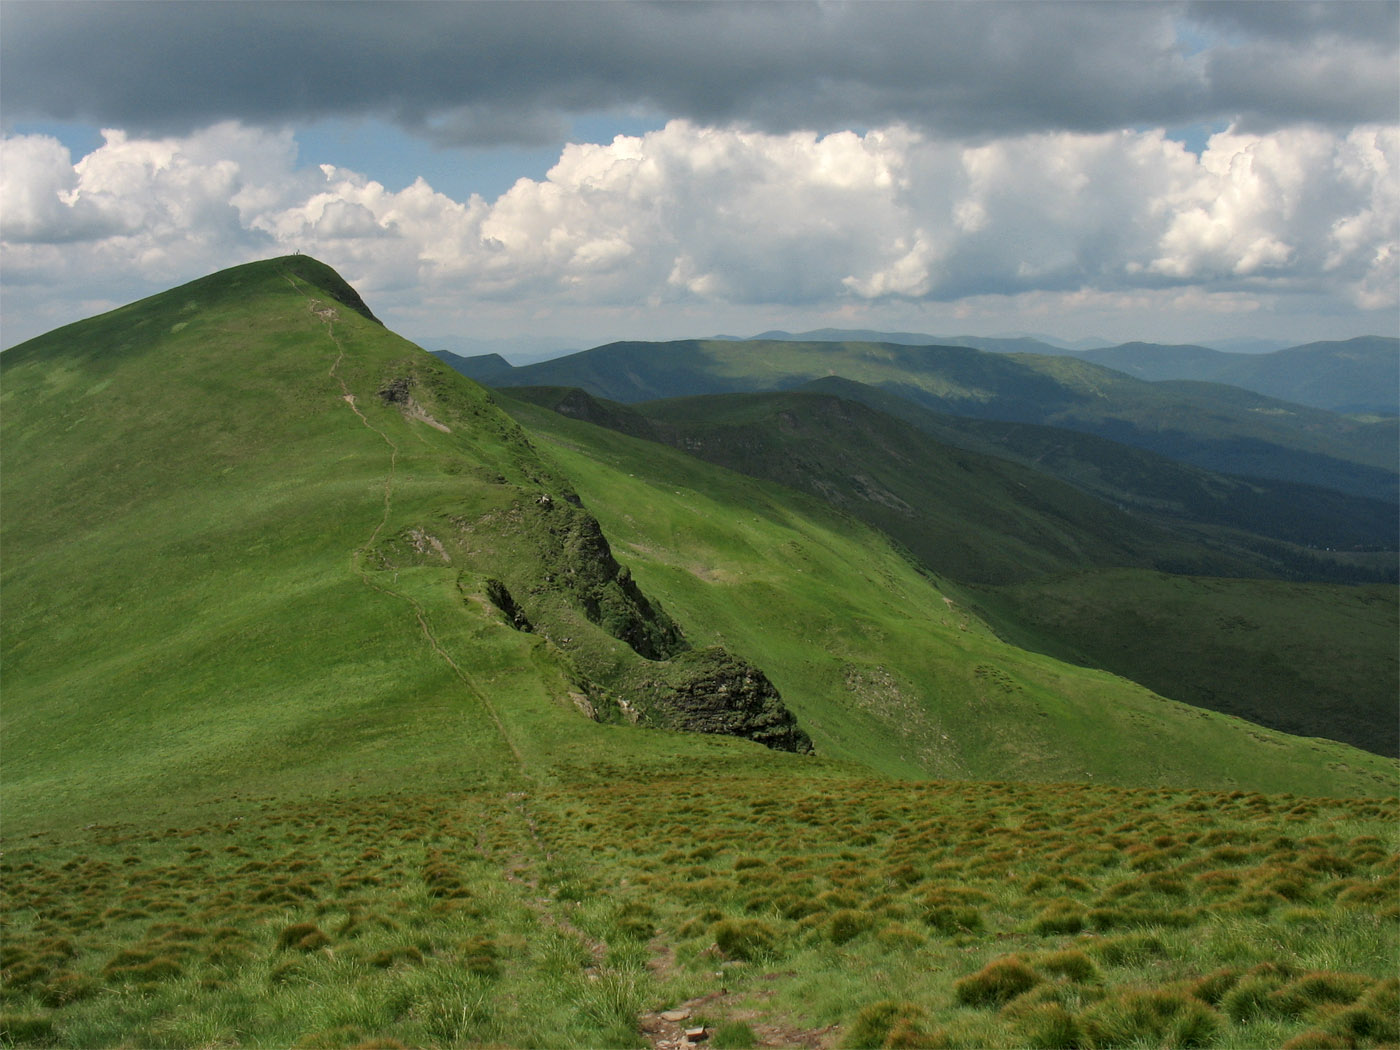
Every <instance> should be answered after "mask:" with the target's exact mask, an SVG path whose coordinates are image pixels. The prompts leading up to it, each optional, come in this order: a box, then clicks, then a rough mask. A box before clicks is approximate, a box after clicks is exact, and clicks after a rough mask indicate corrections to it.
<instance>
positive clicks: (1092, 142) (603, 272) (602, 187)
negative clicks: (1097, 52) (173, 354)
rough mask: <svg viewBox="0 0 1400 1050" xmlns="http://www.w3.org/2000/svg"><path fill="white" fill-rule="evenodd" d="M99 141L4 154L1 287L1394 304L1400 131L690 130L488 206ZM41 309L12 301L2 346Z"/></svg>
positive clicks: (162, 145)
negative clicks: (213, 274) (942, 134)
mask: <svg viewBox="0 0 1400 1050" xmlns="http://www.w3.org/2000/svg"><path fill="white" fill-rule="evenodd" d="M104 135H105V142H104V144H103V145H102V146H101V147H99V148H98V149H97V150H95V151H93V152H92V153H90V154H89V155H88V156H86V157H83V158H81V159H79V160H78V161H77V162H76V163H75V162H73V160H72V158H71V157H70V156H69V155H68V153H67V151H66V150H65V149H64V147H62V146H61V145H60V144H59V143H58V142H56V141H55V140H53V139H49V138H45V137H42V136H20V137H15V138H9V139H6V140H5V142H4V154H3V175H0V208H3V212H0V214H2V215H3V240H4V244H3V262H4V267H5V283H6V284H7V285H8V286H10V288H14V287H16V286H19V285H23V284H27V283H40V282H42V283H45V284H47V285H49V286H51V287H54V288H65V287H72V288H73V289H74V295H75V300H76V296H78V295H81V296H83V298H84V299H85V300H91V299H93V298H111V299H114V300H117V301H120V300H121V299H122V298H123V297H125V298H135V297H136V296H137V295H138V294H145V293H147V292H149V291H151V290H154V289H155V288H158V287H161V286H164V285H165V284H168V283H173V282H174V281H175V280H179V279H187V278H190V277H194V276H198V275H199V274H201V273H205V272H209V271H211V270H214V269H218V268H220V267H223V266H227V265H231V264H233V263H236V262H241V261H244V260H246V259H249V258H255V257H260V256H268V255H273V254H277V253H279V252H287V251H292V250H300V251H304V252H308V253H310V254H314V255H317V256H319V257H321V258H323V259H324V260H325V261H327V262H328V263H330V264H331V265H333V266H336V267H337V268H339V269H340V270H341V271H342V273H343V274H344V275H345V276H346V277H347V279H349V280H350V281H351V282H352V283H355V284H356V285H357V287H359V288H360V290H361V291H362V293H363V294H365V295H366V296H367V297H368V299H369V301H370V302H371V305H372V306H373V307H374V309H375V310H376V311H377V312H378V313H380V315H381V316H384V317H386V318H388V319H390V320H391V322H392V320H393V319H394V318H395V317H396V316H403V317H409V316H412V317H416V318H419V319H423V318H426V317H427V316H428V315H429V314H430V313H431V312H432V311H433V310H435V309H439V310H449V311H452V312H455V313H457V314H459V315H461V314H462V312H463V311H468V310H469V309H470V308H471V304H473V303H476V304H493V305H492V307H491V309H492V310H493V311H496V314H497V315H499V310H500V309H503V308H505V307H508V306H510V305H511V304H516V308H517V310H518V311H522V312H523V311H526V310H529V311H548V310H551V309H555V308H561V309H584V308H594V309H605V310H626V309H630V308H637V307H645V308H647V309H650V310H653V311H665V310H671V311H673V312H675V311H681V310H687V309H690V308H692V307H697V306H709V307H714V308H718V307H722V306H725V307H735V308H740V307H744V308H747V307H758V306H762V305H764V304H775V305H781V306H785V307H794V308H796V307H802V308H805V309H809V310H811V311H836V310H839V309H841V308H843V306H846V307H852V306H858V307H860V308H861V309H866V308H869V309H874V308H877V307H880V306H881V304H885V305H887V306H890V307H895V306H898V305H899V304H911V303H914V304H917V303H938V302H955V301H960V300H964V299H967V298H969V297H987V296H1022V297H1026V296H1031V297H1034V302H1036V303H1047V302H1055V301H1060V302H1062V303H1063V304H1064V305H1065V307H1066V308H1067V309H1072V308H1075V299H1074V298H1073V297H1075V296H1079V297H1081V301H1082V297H1084V296H1091V297H1093V296H1097V297H1098V300H1097V301H1098V302H1100V303H1108V302H1110V301H1111V302H1117V303H1120V304H1121V308H1122V309H1124V310H1130V309H1132V308H1133V303H1135V302H1138V301H1139V300H1138V299H1134V296H1138V297H1139V299H1142V298H1143V297H1146V298H1145V299H1144V300H1143V301H1148V300H1150V301H1152V302H1154V303H1157V304H1158V305H1159V306H1160V305H1161V304H1163V303H1164V302H1169V301H1171V300H1170V299H1169V298H1168V299H1164V298H1163V293H1164V292H1170V293H1171V294H1172V295H1176V296H1177V297H1178V298H1177V300H1176V301H1177V302H1178V304H1180V305H1182V306H1183V308H1185V306H1184V304H1189V303H1194V304H1195V305H1194V307H1192V308H1194V309H1196V310H1198V311H1203V312H1204V311H1207V310H1208V309H1209V308H1208V307H1207V306H1206V305H1205V304H1207V303H1210V302H1220V303H1236V300H1234V299H1231V298H1230V297H1231V296H1236V295H1241V296H1243V297H1244V298H1243V299H1242V300H1240V301H1243V302H1249V303H1251V304H1256V305H1257V302H1258V299H1257V296H1258V295H1261V294H1284V293H1289V292H1297V293H1299V294H1302V293H1304V292H1306V294H1309V295H1317V294H1330V295H1331V296H1332V297H1333V298H1335V299H1336V300H1338V301H1339V302H1348V303H1351V304H1354V305H1355V306H1357V307H1359V308H1362V309H1378V308H1387V307H1393V306H1394V305H1395V303H1396V297H1397V267H1400V188H1397V175H1398V174H1400V131H1397V129H1396V128H1394V127H1364V128H1357V129H1354V130H1352V131H1351V132H1350V133H1348V134H1341V133H1336V132H1331V131H1326V130H1321V129H1308V128H1293V129H1285V130H1281V131H1277V132H1272V133H1269V134H1245V133H1243V132H1240V131H1238V130H1236V129H1233V128H1232V129H1230V130H1228V131H1225V132H1222V133H1220V134H1218V135H1216V136H1214V137H1213V138H1212V139H1211V140H1210V142H1209V144H1208V147H1207V148H1206V149H1205V151H1204V152H1203V153H1202V154H1201V155H1200V156H1199V157H1198V156H1196V155H1195V154H1193V153H1191V152H1189V151H1188V150H1186V149H1185V148H1184V147H1183V146H1181V145H1180V144H1179V143H1177V142H1175V141H1173V140H1171V139H1169V138H1167V137H1166V136H1165V135H1164V134H1163V133H1162V132H1160V131H1141V132H1127V131H1124V132H1115V133H1100V134H1078V133H1070V132H1056V133H1041V134H1031V135H1021V136H1016V137H1010V138H1004V139H999V140H993V141H989V142H981V143H977V144H967V143H963V142H958V141H951V140H943V139H935V138H930V137H929V136H927V135H925V134H922V133H918V132H914V131H911V130H908V129H905V128H900V127H894V128H887V129H882V130H874V131H870V132H868V133H866V134H863V135H858V134H855V133H853V132H841V133H837V134H831V135H826V136H819V135H816V134H814V133H809V132H795V133H790V134H781V135H772V134H764V133H760V132H754V131H743V130H735V129H716V128H702V127H697V126H694V125H691V124H689V123H686V122H682V121H677V122H673V123H671V124H669V125H667V126H666V127H665V128H663V129H661V130H658V131H654V132H650V133H648V134H646V135H643V136H639V137H627V136H619V137H617V138H616V139H614V140H613V141H612V142H611V143H608V144H577V145H570V146H568V147H566V148H565V149H564V150H563V151H562V153H561V155H560V157H559V160H558V162H557V163H556V164H555V166H554V167H553V168H552V169H551V170H550V171H549V173H548V175H547V177H546V178H544V179H542V180H539V181H534V180H529V179H521V180H519V181H518V182H517V183H516V184H515V185H514V186H513V187H512V188H511V189H510V190H509V191H508V192H506V193H505V194H503V195H502V196H501V197H499V198H498V199H497V200H495V201H494V202H487V201H485V200H483V199H482V198H480V197H478V196H472V197H471V198H470V199H469V200H466V201H457V200H453V199H451V198H450V197H448V196H446V195H444V194H442V193H439V192H437V191H435V190H434V189H433V188H432V187H431V186H429V185H428V184H427V183H426V182H425V181H423V180H422V179H419V180H417V181H416V182H414V183H413V184H411V185H409V186H407V187H405V188H404V189H402V190H398V191H393V190H390V189H389V188H387V187H385V186H384V185H382V184H381V183H379V182H377V181H374V180H372V179H368V178H366V177H365V176H363V175H361V174H359V173H357V172H354V171H350V170H346V169H344V168H340V167H336V166H335V165H333V164H322V165H320V166H319V167H298V158H297V150H296V143H295V140H294V138H293V137H292V135H291V134H290V133H289V132H281V133H269V132H264V131H258V130H252V129H248V128H245V127H242V126H240V125H237V124H221V125H215V126H214V127H211V128H208V129H206V130H204V131H202V132H200V133H198V134H195V135H191V136H188V137H185V138H162V139H140V138H133V137H130V136H127V135H124V134H122V133H121V132H119V131H109V132H105V133H104ZM309 159H311V160H319V159H321V158H309ZM143 282H144V284H145V287H139V288H138V287H137V286H138V285H141V284H142V283H143ZM128 287H130V288H131V289H132V291H131V294H130V295H126V296H124V295H123V289H125V288H128ZM1172 289H1176V291H1174V292H1172V291H1171V290H1172ZM55 295H56V296H58V297H59V298H60V299H61V297H62V295H63V293H62V292H55ZM1222 296H1223V297H1224V298H1221V297H1222ZM1057 297H1058V298H1057ZM1025 301H1026V302H1031V300H1030V299H1027V300H1025ZM70 305H71V306H72V307H73V308H76V301H75V303H74V304H70ZM49 306H50V309H51V311H54V310H61V309H62V303H61V302H59V303H57V304H49ZM1238 308H1240V307H1239V306H1238V303H1236V305H1235V306H1232V307H1231V309H1238ZM1251 308H1253V307H1251ZM24 309H25V306H24V305H23V304H20V305H19V306H16V304H15V296H14V295H13V294H11V295H9V296H8V297H7V303H6V314H7V317H6V321H7V328H10V327H11V322H12V321H14V320H15V319H16V318H15V317H13V316H12V315H15V314H16V313H19V314H22V313H23V310H24ZM75 316H76V315H75ZM61 319H62V320H67V319H72V318H71V317H67V318H61ZM20 320H21V321H22V320H23V318H22V317H21V318H20ZM43 320H44V317H43V316H41V315H38V314H36V315H35V316H34V317H33V318H31V319H30V320H29V321H28V322H27V323H28V324H29V325H30V327H31V328H32V327H33V326H34V325H37V324H40V323H41V321H43ZM54 323H58V322H56V321H55V322H54ZM452 323H453V322H446V324H447V325H448V326H449V327H450V325H451V324H452ZM434 327H435V328H436V329H437V330H439V331H441V330H444V328H443V325H435V326H434ZM40 330H43V329H42V327H38V328H33V330H31V331H29V332H27V333H26V334H35V333H36V332H37V331H40ZM8 338H9V337H8V335H7V339H8Z"/></svg>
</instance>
